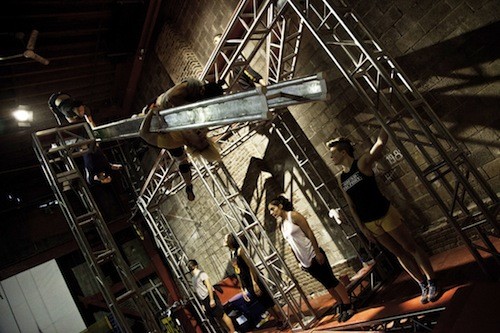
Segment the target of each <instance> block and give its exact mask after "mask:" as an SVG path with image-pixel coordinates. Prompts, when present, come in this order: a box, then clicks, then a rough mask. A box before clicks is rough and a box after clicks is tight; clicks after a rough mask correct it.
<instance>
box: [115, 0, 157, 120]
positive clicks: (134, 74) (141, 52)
mask: <svg viewBox="0 0 500 333" xmlns="http://www.w3.org/2000/svg"><path fill="white" fill-rule="evenodd" d="M160 6H161V0H151V2H150V3H149V6H148V11H147V13H146V19H145V20H144V25H143V27H142V33H141V39H140V40H139V45H138V47H137V52H136V55H135V58H134V63H133V65H132V70H131V72H130V79H129V81H128V85H127V89H126V91H125V97H124V99H123V107H122V110H123V112H124V114H127V115H128V114H131V113H132V112H131V108H132V103H133V101H134V98H135V93H136V90H137V84H138V82H139V78H140V76H141V72H142V66H143V61H144V56H145V54H146V48H147V47H148V46H149V42H150V40H151V35H152V34H153V30H154V27H155V24H156V19H157V17H158V13H159V11H160Z"/></svg>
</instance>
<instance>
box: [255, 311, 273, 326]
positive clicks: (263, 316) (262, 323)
mask: <svg viewBox="0 0 500 333" xmlns="http://www.w3.org/2000/svg"><path fill="white" fill-rule="evenodd" d="M269 319H270V317H269V313H267V316H265V313H264V314H262V317H261V319H260V321H259V322H258V323H257V325H255V327H256V328H260V327H261V326H262V325H264V324H265V323H267V322H268V321H269Z"/></svg>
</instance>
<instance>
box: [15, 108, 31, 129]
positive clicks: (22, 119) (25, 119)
mask: <svg viewBox="0 0 500 333" xmlns="http://www.w3.org/2000/svg"><path fill="white" fill-rule="evenodd" d="M12 116H13V117H14V118H15V119H16V120H17V126H19V127H30V126H31V122H32V121H33V111H30V110H27V109H26V106H24V105H19V107H18V108H17V110H15V111H14V112H12Z"/></svg>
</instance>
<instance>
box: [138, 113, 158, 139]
mask: <svg viewBox="0 0 500 333" xmlns="http://www.w3.org/2000/svg"><path fill="white" fill-rule="evenodd" d="M153 114H154V109H153V108H151V109H150V110H149V112H148V114H147V115H146V117H145V118H144V120H143V121H142V124H141V128H140V129H139V135H140V137H141V138H142V139H143V140H144V141H146V142H147V143H149V144H151V145H153V146H157V145H158V144H157V142H158V133H153V132H151V131H150V130H151V120H152V119H153Z"/></svg>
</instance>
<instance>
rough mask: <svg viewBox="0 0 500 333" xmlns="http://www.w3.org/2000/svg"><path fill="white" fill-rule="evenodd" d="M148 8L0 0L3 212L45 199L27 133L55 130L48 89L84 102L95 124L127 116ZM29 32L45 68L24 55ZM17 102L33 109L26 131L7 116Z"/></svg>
mask: <svg viewBox="0 0 500 333" xmlns="http://www.w3.org/2000/svg"><path fill="white" fill-rule="evenodd" d="M151 2H156V3H158V1H154V0H151ZM150 5H151V4H150V2H149V1H111V0H81V1H64V0H40V1H39V0H31V1H29V0H16V1H12V0H8V1H5V0H4V1H2V3H1V5H0V7H2V8H1V10H0V45H1V47H0V59H1V60H0V152H1V156H2V161H1V162H0V182H1V192H0V195H1V198H0V205H1V206H0V212H2V211H5V210H6V209H7V210H8V209H10V208H9V207H11V206H12V205H17V206H18V205H19V204H20V203H19V202H13V200H14V201H16V200H17V198H19V199H20V201H21V202H22V203H24V204H26V205H29V204H33V203H34V202H35V201H39V200H40V199H41V198H43V197H46V196H47V195H49V194H48V193H49V192H50V189H49V188H48V185H47V184H46V181H45V179H44V178H43V177H42V174H41V170H40V166H39V164H38V162H37V160H36V158H35V155H34V153H33V149H32V143H31V133H32V132H34V131H36V130H40V129H46V128H51V127H54V126H56V125H57V123H56V120H55V118H54V117H53V115H52V113H51V112H50V110H49V109H48V107H47V100H48V98H49V96H50V95H51V94H52V93H53V92H56V91H65V92H67V93H69V94H71V95H72V96H73V97H75V98H77V99H79V100H82V101H84V103H85V104H87V105H88V106H89V107H90V108H91V109H92V110H93V111H94V112H93V113H94V114H95V116H94V119H95V120H96V123H97V124H102V123H105V122H107V121H110V120H115V119H117V118H123V117H124V116H126V112H127V111H126V107H125V108H124V105H123V103H124V99H125V96H126V91H127V87H128V85H129V84H130V78H131V73H132V71H133V68H134V70H135V67H134V60H135V58H136V56H135V55H136V54H137V50H138V48H139V46H140V43H141V40H143V30H144V27H145V26H147V25H148V24H149V25H151V23H150V22H149V23H148V22H147V24H146V25H145V21H146V20H145V17H146V15H147V13H148V9H149V10H151V8H150ZM153 25H154V24H153ZM33 30H37V31H38V32H39V33H38V37H37V39H36V43H35V45H34V50H33V51H34V52H35V53H36V54H38V55H40V56H41V57H43V58H45V59H47V60H48V61H49V63H48V65H44V64H42V63H40V62H37V61H35V60H33V59H31V58H26V57H24V56H23V53H24V52H25V51H26V48H27V44H28V41H29V38H30V35H31V33H32V31H33ZM128 97H129V98H130V96H128ZM20 105H23V106H24V107H25V108H26V109H28V110H31V111H33V122H32V123H31V126H30V127H22V126H19V124H18V123H17V122H16V121H15V120H14V118H13V117H12V111H14V110H15V109H16V108H18V106H20ZM96 111H98V112H96Z"/></svg>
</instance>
